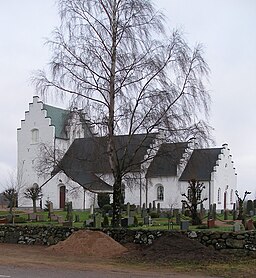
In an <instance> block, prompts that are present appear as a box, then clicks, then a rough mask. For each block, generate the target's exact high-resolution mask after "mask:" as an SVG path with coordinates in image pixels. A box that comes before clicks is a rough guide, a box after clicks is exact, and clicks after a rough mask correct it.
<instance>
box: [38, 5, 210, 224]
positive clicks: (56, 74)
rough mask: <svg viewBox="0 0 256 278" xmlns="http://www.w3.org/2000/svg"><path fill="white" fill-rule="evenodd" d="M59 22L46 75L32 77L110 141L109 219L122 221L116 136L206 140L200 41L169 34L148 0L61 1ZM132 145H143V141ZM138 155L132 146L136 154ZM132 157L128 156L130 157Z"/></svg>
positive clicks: (121, 163)
mask: <svg viewBox="0 0 256 278" xmlns="http://www.w3.org/2000/svg"><path fill="white" fill-rule="evenodd" d="M59 11H60V16H61V25H60V27H59V28H57V29H55V31H54V35H53V39H52V40H49V41H48V42H49V44H50V46H51V49H52V51H53V56H52V59H51V63H50V75H47V74H46V73H45V72H43V71H39V72H38V73H37V74H36V76H35V78H34V79H33V81H34V83H35V85H36V89H37V91H40V92H41V93H42V95H44V94H46V93H47V92H48V91H49V90H50V91H51V92H54V93H60V94H59V96H62V97H63V96H64V95H67V94H70V95H71V96H72V100H73V101H74V102H75V103H76V104H77V106H82V105H84V106H86V109H87V111H88V115H89V116H90V120H91V122H92V123H93V124H94V125H95V128H96V130H98V131H100V133H101V134H103V135H105V136H106V137H107V139H108V147H107V150H108V156H109V163H110V166H111V171H112V174H113V177H114V185H113V187H114V195H113V219H112V220H113V225H114V226H120V222H121V210H120V205H121V202H120V200H121V184H122V179H123V177H124V176H125V174H126V173H127V172H128V170H129V167H128V166H127V165H128V164H129V163H125V162H127V156H126V155H127V153H128V151H129V150H128V147H127V148H123V155H122V156H121V158H120V155H118V152H120V150H117V148H116V144H115V140H114V137H115V135H117V134H127V135H128V136H129V137H130V140H128V143H129V142H131V140H132V138H133V136H134V134H136V133H143V134H145V136H144V138H145V139H144V140H146V138H147V136H148V135H149V134H150V133H151V132H153V131H155V130H157V131H159V130H161V131H163V132H164V134H165V136H166V137H167V138H171V140H173V141H176V140H187V139H188V138H190V137H191V136H194V137H197V138H201V139H203V140H205V139H206V138H207V137H208V135H209V129H208V125H207V124H206V122H205V121H203V120H202V119H203V118H204V117H205V116H206V115H207V112H208V104H209V101H210V98H209V94H208V92H207V91H206V90H205V87H204V82H205V79H206V77H207V75H208V71H209V70H208V66H207V64H206V62H205V60H204V58H203V56H202V47H201V45H196V46H195V48H193V49H191V48H190V47H189V46H188V45H187V43H186V41H185V40H184V39H183V37H182V35H181V34H180V33H179V32H178V31H173V32H172V33H171V35H167V33H166V30H165V27H164V16H163V15H162V14H160V13H159V12H157V11H156V10H155V8H154V6H153V4H152V1H149V0H100V1H98V0H59ZM144 140H142V142H141V144H139V145H138V149H139V148H140V146H141V145H143V141H144ZM134 155H136V151H135V152H134ZM130 157H131V155H130Z"/></svg>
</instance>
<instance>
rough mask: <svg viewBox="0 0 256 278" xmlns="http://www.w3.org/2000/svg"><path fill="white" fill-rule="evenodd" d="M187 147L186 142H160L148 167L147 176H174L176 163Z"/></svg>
mask: <svg viewBox="0 0 256 278" xmlns="http://www.w3.org/2000/svg"><path fill="white" fill-rule="evenodd" d="M187 147H188V143H187V142H182V143H166V144H162V145H161V147H160V148H159V150H158V152H157V154H156V156H155V157H154V159H153V161H152V162H151V164H150V166H149V168H148V171H147V177H148V178H153V177H160V176H165V177H166V176H176V175H177V165H178V164H179V163H180V159H181V158H182V155H183V153H184V152H185V149H186V148H187Z"/></svg>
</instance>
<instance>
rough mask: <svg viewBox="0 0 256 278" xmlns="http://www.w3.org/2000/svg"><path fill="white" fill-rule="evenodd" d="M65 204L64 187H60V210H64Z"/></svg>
mask: <svg viewBox="0 0 256 278" xmlns="http://www.w3.org/2000/svg"><path fill="white" fill-rule="evenodd" d="M65 203H66V186H65V185H62V186H61V187H60V209H64V208H65Z"/></svg>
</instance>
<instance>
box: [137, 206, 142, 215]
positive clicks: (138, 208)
mask: <svg viewBox="0 0 256 278" xmlns="http://www.w3.org/2000/svg"><path fill="white" fill-rule="evenodd" d="M136 213H137V214H141V207H140V206H137V207H136Z"/></svg>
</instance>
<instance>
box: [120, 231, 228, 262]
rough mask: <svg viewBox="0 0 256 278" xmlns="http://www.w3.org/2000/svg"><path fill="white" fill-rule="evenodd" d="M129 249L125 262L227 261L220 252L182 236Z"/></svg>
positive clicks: (170, 237) (161, 238)
mask: <svg viewBox="0 0 256 278" xmlns="http://www.w3.org/2000/svg"><path fill="white" fill-rule="evenodd" d="M128 249H129V250H130V252H128V253H127V254H125V255H124V256H123V259H124V260H137V261H145V262H156V261H161V262H164V263H165V262H171V261H187V262H209V261H223V260H226V257H225V256H224V255H222V254H220V253H219V252H218V251H215V250H213V249H210V248H208V247H206V246H204V245H203V244H201V243H200V242H198V241H196V240H192V239H189V238H187V237H186V236H185V235H181V234H180V235H179V234H169V235H165V236H162V237H160V238H159V239H156V240H155V241H154V242H153V244H152V245H150V246H146V247H139V248H138V247H137V248H136V247H135V246H133V248H131V246H129V247H128ZM132 249H133V250H132Z"/></svg>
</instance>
